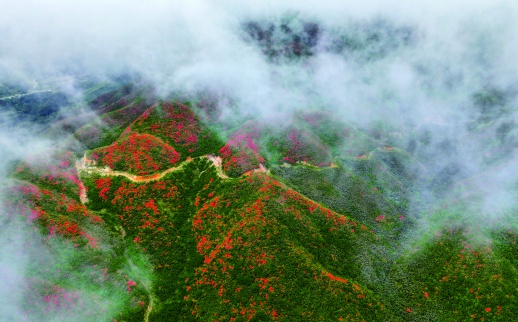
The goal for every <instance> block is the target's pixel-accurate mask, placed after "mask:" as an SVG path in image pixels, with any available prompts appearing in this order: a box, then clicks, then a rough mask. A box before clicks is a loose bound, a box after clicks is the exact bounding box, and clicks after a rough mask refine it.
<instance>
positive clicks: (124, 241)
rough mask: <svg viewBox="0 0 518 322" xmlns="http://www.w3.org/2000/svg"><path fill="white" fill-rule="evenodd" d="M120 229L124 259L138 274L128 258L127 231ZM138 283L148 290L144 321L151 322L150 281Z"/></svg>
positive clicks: (151, 296)
mask: <svg viewBox="0 0 518 322" xmlns="http://www.w3.org/2000/svg"><path fill="white" fill-rule="evenodd" d="M119 228H120V230H121V238H122V243H123V244H124V258H125V259H126V261H127V263H128V265H129V267H130V271H135V272H138V267H137V265H135V264H134V263H133V261H132V260H131V258H130V257H129V256H128V251H127V248H126V239H125V237H126V231H125V230H124V228H123V227H122V226H119ZM136 275H138V274H136ZM135 279H136V278H135ZM138 282H139V283H140V285H142V287H144V290H146V293H147V295H148V299H149V303H148V306H147V308H146V314H145V315H144V321H145V322H149V315H150V314H151V311H153V304H154V299H153V293H151V285H150V281H147V280H143V279H140V280H138Z"/></svg>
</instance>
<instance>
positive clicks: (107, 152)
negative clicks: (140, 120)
mask: <svg viewBox="0 0 518 322" xmlns="http://www.w3.org/2000/svg"><path fill="white" fill-rule="evenodd" d="M91 158H92V159H98V160H99V161H100V164H101V165H107V166H109V167H110V168H112V169H114V170H125V171H130V172H133V173H136V174H139V175H144V174H149V173H153V172H159V171H162V170H164V169H166V168H168V167H171V166H172V165H174V164H175V163H176V162H178V160H179V159H180V155H179V154H178V152H176V150H175V149H174V148H173V147H171V146H169V145H168V144H166V143H164V142H163V141H162V140H161V139H159V138H157V137H154V136H152V135H149V134H138V133H135V132H133V133H131V134H129V135H128V136H127V137H124V138H123V139H121V140H119V141H117V142H116V143H114V144H112V145H110V146H107V147H103V148H99V149H96V150H95V151H94V152H93V153H92V156H91Z"/></svg>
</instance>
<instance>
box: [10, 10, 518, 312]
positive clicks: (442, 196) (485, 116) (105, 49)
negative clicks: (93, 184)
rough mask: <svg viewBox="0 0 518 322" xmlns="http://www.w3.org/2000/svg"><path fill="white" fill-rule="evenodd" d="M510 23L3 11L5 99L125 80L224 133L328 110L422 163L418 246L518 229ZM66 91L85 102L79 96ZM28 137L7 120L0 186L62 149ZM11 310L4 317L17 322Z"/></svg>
mask: <svg viewBox="0 0 518 322" xmlns="http://www.w3.org/2000/svg"><path fill="white" fill-rule="evenodd" d="M516 21H518V5H517V4H516V3H515V2H513V1H504V0H502V1H489V0H488V1H474V2H473V1H472V2H470V3H466V2H465V1H426V2H420V3H412V4H410V3H403V2H401V1H368V2H367V3H362V4H361V5H360V4H359V3H358V2H354V1H346V2H344V3H341V4H337V3H336V1H328V0H324V1H318V2H312V3H303V4H301V3H299V2H298V1H254V2H251V3H247V4H244V3H241V2H239V1H233V0H224V1H218V2H211V1H205V0H196V1H158V2H156V3H153V4H148V3H144V2H139V1H134V0H130V1H120V0H114V1H75V2H66V1H54V2H49V1H42V0H23V1H16V2H14V1H13V2H10V3H5V4H3V5H2V9H1V11H0V35H2V36H1V37H0V85H2V84H7V83H9V84H17V85H19V86H21V88H25V90H26V91H29V90H31V89H34V88H35V84H34V82H38V81H40V80H41V81H43V80H45V79H55V78H59V77H64V76H70V77H76V76H79V75H88V76H89V77H92V78H95V79H99V80H105V79H111V78H112V77H114V76H116V75H121V74H131V75H138V76H137V77H136V78H138V79H139V80H144V81H145V82H147V83H150V84H152V86H153V88H154V89H155V90H156V92H157V93H158V94H159V95H160V96H161V97H164V98H166V97H187V98H192V99H193V101H194V100H196V97H198V96H199V95H200V93H203V94H204V95H205V94H207V93H208V95H209V96H211V97H217V98H218V101H217V103H216V104H217V105H218V109H220V111H221V113H220V114H219V115H220V119H219V120H218V121H219V122H221V123H227V122H228V123H229V124H230V123H232V124H234V123H236V122H240V121H241V120H248V119H258V120H267V121H268V122H269V123H270V124H275V125H277V126H279V127H280V126H285V125H286V123H289V122H290V119H291V116H292V115H294V114H297V113H299V112H301V111H307V110H324V111H327V112H329V113H332V115H333V117H335V118H336V119H337V120H338V121H340V122H342V123H343V124H351V125H354V126H356V127H359V128H362V129H365V130H368V131H374V130H377V129H379V128H380V127H381V126H383V127H384V130H385V129H389V130H390V131H391V132H393V133H396V135H395V136H394V139H393V140H392V141H391V142H387V144H391V145H394V146H397V147H399V148H401V149H403V150H405V151H406V152H408V153H409V154H411V155H412V156H413V157H414V158H415V159H416V160H418V162H419V167H416V169H413V171H415V173H416V175H417V178H416V179H415V181H414V182H413V183H412V184H411V191H412V194H411V196H412V197H411V200H410V207H409V208H408V209H409V210H408V213H407V214H406V216H408V217H410V218H412V219H413V220H415V221H416V228H415V231H413V232H410V233H409V238H408V239H405V243H409V242H410V241H412V240H413V239H414V238H419V237H421V236H422V235H423V233H422V232H426V231H428V232H429V233H430V234H433V233H432V232H430V230H435V229H440V228H441V224H442V223H443V222H450V221H452V220H454V221H456V222H458V223H459V224H463V225H468V227H471V228H475V230H476V231H478V232H485V229H487V228H496V227H499V228H501V227H506V228H511V227H515V228H516V227H517V225H518V222H517V218H516V215H517V207H518V205H517V202H516V200H518V194H517V191H518V186H517V185H518V129H517V126H516V125H517V122H518V60H516V54H515V53H516V52H517V50H518V24H517V23H516ZM41 86H43V85H41V84H40V89H41V88H42V87H41ZM0 89H1V87H0ZM60 89H61V90H64V91H68V92H69V93H74V95H75V94H77V93H81V88H77V87H74V85H73V82H70V83H67V85H66V86H60ZM9 95H12V94H5V96H9ZM0 99H2V97H0ZM1 106H6V105H5V104H3V105H1ZM82 108H83V107H82ZM82 111H83V112H85V113H86V112H87V111H86V110H82ZM66 112H67V111H66V110H63V111H62V112H61V113H64V114H66ZM4 115H5V116H4ZM9 117H10V116H8V115H7V114H0V121H1V120H2V119H8V118H9ZM272 120H275V121H272ZM32 132H33V131H32V130H31V128H29V129H27V128H17V126H16V124H7V123H6V122H0V166H1V167H2V169H0V175H3V174H4V170H5V169H6V167H7V166H8V165H9V164H10V162H7V161H10V160H14V159H18V158H19V159H22V158H24V157H26V156H27V155H28V154H32V153H34V152H35V151H39V150H43V149H46V148H48V147H52V146H55V145H56V144H57V143H58V142H55V141H52V140H50V141H49V140H48V139H40V138H39V137H38V138H36V137H32V136H31V133H32ZM445 207H450V208H449V209H455V210H452V215H451V216H450V215H449V214H446V215H444V213H443V212H438V210H440V209H444V208H445ZM438 213H440V215H438ZM0 229H1V230H2V231H1V232H0V238H1V240H2V242H1V244H2V246H1V248H0V255H1V257H2V258H1V259H0V265H1V266H0V270H1V271H3V272H7V273H8V274H10V272H13V271H15V270H16V271H22V272H23V270H24V269H26V268H27V267H28V263H27V261H28V258H29V257H27V256H28V255H26V254H24V252H23V251H22V252H21V254H20V256H19V257H16V256H15V257H8V256H7V255H5V254H12V253H13V249H19V244H20V243H21V242H22V241H20V240H13V241H10V239H9V238H8V234H7V233H6V231H7V230H11V229H12V227H11V225H10V224H9V225H3V226H2V227H0ZM481 234H482V235H484V236H486V234H485V233H481ZM22 235H23V234H22ZM6 236H7V237H6ZM475 238H477V237H475ZM484 238H485V237H484ZM409 240H410V241H409ZM13 263H14V264H13ZM7 276H11V275H7ZM4 282H5V283H7V281H4ZM5 283H3V284H4V285H5ZM9 283H10V284H13V285H14V284H16V285H15V286H13V288H18V287H19V285H18V284H20V283H21V284H23V283H24V281H23V277H20V276H19V275H16V276H14V277H13V278H9ZM9 283H8V284H9ZM21 284H20V285H21ZM22 288H23V287H22ZM2 295H5V294H2ZM4 297H5V296H4ZM9 304H10V305H7V304H6V303H0V305H1V306H2V307H1V308H0V313H2V312H4V313H6V314H8V315H11V316H14V315H15V314H16V312H15V311H12V312H11V311H5V310H6V308H7V307H8V306H9V307H10V306H12V305H13V303H9ZM4 307H5V308H4ZM13 310H15V309H13Z"/></svg>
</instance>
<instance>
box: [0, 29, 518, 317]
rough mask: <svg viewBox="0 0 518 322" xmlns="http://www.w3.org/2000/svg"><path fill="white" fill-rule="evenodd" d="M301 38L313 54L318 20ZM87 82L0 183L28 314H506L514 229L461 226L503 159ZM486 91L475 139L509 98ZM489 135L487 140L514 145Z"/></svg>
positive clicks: (45, 121) (375, 131) (45, 117)
mask: <svg viewBox="0 0 518 322" xmlns="http://www.w3.org/2000/svg"><path fill="white" fill-rule="evenodd" d="M246 28H247V29H246V30H248V32H249V36H250V38H251V40H250V41H260V42H261V44H263V45H262V46H263V47H261V48H262V49H263V50H264V52H265V54H267V55H269V54H271V52H272V50H274V49H272V48H273V47H272V46H273V45H272V44H271V41H270V40H268V39H269V38H268V37H270V36H268V35H270V34H271V33H275V32H279V31H278V30H281V31H282V30H284V31H282V32H283V33H285V34H290V35H291V33H292V31H286V30H285V29H283V28H282V26H281V27H276V26H273V25H272V26H267V25H264V26H263V25H260V24H247V25H246ZM279 28H280V29H279ZM380 28H381V27H380ZM267 30H271V32H268V31H267ZM380 30H386V29H380ZM299 32H300V33H302V36H303V37H302V36H301V37H295V36H293V37H295V38H296V39H295V40H297V39H298V40H297V41H299V42H300V43H307V45H308V46H309V47H308V48H310V49H311V48H313V47H312V46H313V45H312V44H313V42H312V39H313V38H314V37H317V35H318V28H316V27H315V25H313V24H310V23H308V24H306V25H303V26H302V27H301V31H299ZM387 32H388V31H387ZM394 32H395V33H397V34H398V35H401V37H403V38H404V39H407V38H409V37H410V36H408V35H407V34H406V33H405V30H399V29H397V30H395V31H394ZM290 37H291V36H290ZM344 41H345V40H344ZM299 45H300V44H299ZM360 45H361V44H360ZM360 45H358V46H360ZM344 46H345V47H347V46H352V45H351V44H349V43H347V42H345V43H344V44H343V46H342V47H344ZM342 47H340V48H342ZM275 48H277V47H275ZM355 48H356V47H355ZM358 48H360V49H358V50H361V48H363V47H362V46H360V47H358ZM310 49H308V50H295V49H293V50H292V51H289V52H288V54H289V55H288V56H289V57H290V59H291V58H293V57H292V56H297V57H298V56H308V55H311V50H310ZM275 50H280V49H275ZM374 54H375V53H373V55H374ZM376 55H377V54H376ZM83 89H84V90H85V91H86V92H87V93H91V95H89V96H88V95H87V96H86V102H87V105H88V107H89V109H88V111H89V112H84V113H83V112H82V111H83V109H81V106H79V105H80V104H78V103H77V101H74V99H73V98H67V100H68V102H69V103H67V104H69V109H70V111H73V112H71V113H69V114H68V115H63V114H60V115H57V114H56V115H55V114H53V112H52V111H53V110H52V109H50V110H47V109H45V110H42V111H43V112H42V113H39V112H38V113H39V114H37V115H36V114H31V115H32V116H33V117H36V118H38V120H39V123H40V125H41V126H42V127H41V128H39V129H40V131H41V133H42V135H46V136H49V137H61V138H63V136H64V137H65V139H61V140H60V143H59V144H58V145H56V146H53V147H52V148H51V149H48V150H43V151H37V152H35V153H34V154H30V155H29V156H27V157H26V158H25V159H24V160H15V161H13V162H12V164H11V166H10V170H9V173H8V175H7V176H6V180H4V181H3V182H2V187H1V188H2V195H3V196H4V201H3V203H4V204H5V209H6V213H9V214H11V215H10V216H8V217H6V218H7V219H6V220H7V221H9V222H12V223H16V225H20V227H25V228H23V229H26V230H27V231H28V232H30V233H27V234H29V236H32V237H31V238H32V239H33V240H34V241H35V242H36V241H37V242H38V243H39V244H41V249H42V250H41V252H40V253H41V254H40V253H34V254H30V256H29V257H28V258H29V262H30V265H28V268H27V269H26V273H25V274H26V276H27V278H26V281H27V282H26V285H25V288H26V289H25V293H24V295H23V297H22V298H23V303H24V306H23V310H22V311H23V313H22V314H23V316H24V317H25V318H26V319H27V320H38V319H42V318H44V316H45V314H49V312H51V313H52V314H55V315H56V316H57V317H58V319H64V320H66V319H67V318H71V317H75V318H77V317H78V316H79V317H80V318H79V320H84V321H101V320H106V321H108V320H109V321H114V320H116V321H142V320H144V321H189V320H193V321H195V320H196V321H198V320H201V321H269V320H274V321H276V320H279V321H333V320H334V321H383V320H388V321H459V320H469V319H475V320H490V321H513V320H516V318H517V316H518V310H517V309H516V308H517V307H518V298H517V295H518V292H517V289H516V285H517V284H518V271H517V268H518V257H517V254H518V252H517V251H518V249H517V246H516V240H517V232H516V229H515V228H514V227H513V226H512V225H507V226H505V225H500V226H487V227H486V226H485V225H480V223H478V224H477V223H472V222H466V221H464V218H466V217H469V215H468V216H466V213H469V212H470V211H473V212H476V211H477V209H478V208H477V207H476V205H477V203H479V202H481V201H480V200H481V199H480V191H478V189H477V188H476V187H477V184H476V182H477V180H483V179H482V178H481V176H482V177H483V176H493V175H494V171H495V169H497V170H498V168H499V167H503V166H504V165H505V154H504V157H500V156H498V154H496V155H495V156H494V158H489V159H488V160H487V162H486V167H485V168H484V169H483V170H480V171H478V172H476V173H473V174H471V173H469V174H465V173H463V172H462V171H461V170H455V169H456V168H455V166H452V165H450V166H449V167H447V168H445V169H440V170H437V169H434V168H432V167H429V163H428V162H427V160H429V159H430V158H433V155H432V153H431V152H430V151H431V150H430V146H431V145H433V144H438V145H440V146H441V147H442V148H443V149H448V142H445V141H443V142H438V143H437V142H432V141H431V140H427V139H426V135H427V134H426V133H427V132H426V129H425V130H423V131H421V130H415V132H411V131H404V130H402V129H397V128H394V127H391V126H388V125H387V126H383V125H380V126H377V127H374V128H368V127H361V126H358V125H355V124H352V123H351V124H348V123H345V122H343V121H340V120H338V119H337V118H335V117H334V115H333V114H332V113H329V112H324V111H319V110H316V111H315V110H311V109H308V110H307V111H305V112H298V113H294V114H289V113H288V112H286V114H281V116H280V117H279V119H281V120H286V121H280V122H279V121H277V122H273V121H272V122H270V121H265V120H264V119H260V118H253V117H243V118H242V119H239V120H233V121H229V122H226V121H222V117H224V116H222V111H221V110H220V109H219V108H218V106H217V105H215V104H214V102H213V101H212V100H211V99H210V98H208V97H203V96H201V97H200V98H198V99H193V100H190V101H187V100H185V99H182V98H181V97H180V96H178V97H175V96H172V97H170V98H169V99H165V98H163V97H161V98H159V97H158V96H157V95H156V94H155V93H154V90H153V88H152V87H150V86H147V85H145V84H144V85H143V84H139V83H134V82H132V81H127V82H124V83H123V85H120V83H117V84H116V85H114V84H112V83H105V84H99V83H95V82H93V83H88V82H85V83H84V88H83ZM13 93H14V92H13ZM55 95H57V96H56V97H58V98H57V99H58V100H62V98H61V97H62V96H60V95H62V94H59V95H58V94H55ZM63 95H64V94H63ZM495 95H497V94H495V93H494V92H489V93H482V94H480V95H479V96H475V98H474V100H475V102H476V104H475V105H476V106H478V107H480V111H481V112H480V113H481V114H480V117H481V118H482V119H481V120H480V122H478V123H477V124H479V128H476V127H474V128H473V129H471V131H472V132H471V135H473V136H477V135H479V136H481V137H485V136H484V135H483V131H488V128H491V127H492V126H493V125H492V123H491V122H493V124H495V125H494V126H493V127H498V128H501V127H502V126H503V125H496V123H495V122H496V121H495V120H494V119H492V117H491V116H488V115H489V114H488V112H487V110H489V108H487V106H489V105H491V106H494V105H498V106H503V105H505V103H502V101H501V100H498V99H497V98H495V97H496V96H495ZM14 99H15V100H18V101H16V102H18V103H16V104H11V106H14V107H15V108H14V110H15V112H14V113H15V114H14V115H20V117H23V115H25V114H26V112H25V111H26V110H25V107H24V106H25V105H24V104H25V103H24V101H23V99H22V98H14ZM53 99H54V98H53ZM0 102H2V101H0ZM42 102H43V101H39V102H38V103H31V104H36V105H37V106H48V105H45V104H44V103H42ZM59 104H61V105H62V104H64V103H63V101H60V103H59ZM491 110H492V111H494V109H491ZM90 111H93V113H91V112H90ZM16 113H18V114H16ZM17 117H18V116H17ZM498 122H500V121H498ZM480 124H482V125H480ZM499 124H500V123H499ZM420 131H421V132H420ZM500 132H502V138H500V139H498V138H497V139H495V140H494V141H493V143H491V144H490V145H491V149H493V150H494V151H500V150H501V149H504V147H508V146H509V140H510V139H509V137H510V134H509V133H511V132H510V131H507V130H506V129H505V128H503V129H502V130H500ZM504 132H505V133H504ZM504 137H507V138H508V139H505V138H504ZM506 140H507V141H506ZM504 141H505V142H504ZM409 142H410V143H409ZM435 151H436V150H435ZM452 153H453V152H452ZM452 169H453V170H452ZM422 187H426V189H423V188H422ZM446 192H447V193H448V194H447V195H443V194H444V193H446ZM510 193H511V194H512V193H514V194H516V191H515V190H512V189H511V192H510ZM430 198H433V200H435V202H433V203H432V206H431V207H421V208H420V204H425V203H427V202H428V200H430ZM416 200H417V201H416ZM416 209H417V210H416ZM511 215H512V214H511ZM474 217H475V215H474ZM475 218H479V217H475ZM474 221H476V220H474ZM42 254H46V255H42ZM43 267H45V270H43V269H42V268H43Z"/></svg>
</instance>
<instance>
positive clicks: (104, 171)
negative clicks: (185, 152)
mask: <svg viewBox="0 0 518 322" xmlns="http://www.w3.org/2000/svg"><path fill="white" fill-rule="evenodd" d="M192 160H193V159H192V158H188V159H187V160H185V161H183V162H182V163H180V165H177V166H174V167H171V168H169V169H166V170H164V171H162V172H160V173H155V174H150V175H143V176H139V175H136V174H132V173H129V172H126V171H114V170H112V169H110V168H109V167H104V168H99V167H95V166H87V165H86V164H85V163H88V162H85V161H89V160H88V159H87V158H86V156H85V157H84V158H83V160H79V161H77V162H76V168H77V171H78V172H80V171H81V172H85V173H98V174H101V175H105V176H123V177H126V178H128V179H129V180H131V181H133V182H149V181H155V180H159V179H161V178H163V177H164V176H165V175H166V174H168V173H171V172H174V171H178V170H181V169H182V168H183V167H184V166H185V165H186V164H187V163H189V162H191V161H192Z"/></svg>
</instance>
